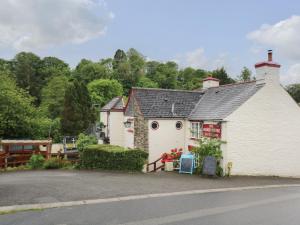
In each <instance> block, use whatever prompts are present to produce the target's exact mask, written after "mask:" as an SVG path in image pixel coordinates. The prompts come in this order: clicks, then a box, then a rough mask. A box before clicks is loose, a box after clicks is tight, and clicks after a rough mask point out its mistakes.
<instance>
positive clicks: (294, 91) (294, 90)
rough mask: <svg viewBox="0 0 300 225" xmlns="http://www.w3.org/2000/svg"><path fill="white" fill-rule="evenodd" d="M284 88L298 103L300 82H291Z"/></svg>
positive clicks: (299, 100)
mask: <svg viewBox="0 0 300 225" xmlns="http://www.w3.org/2000/svg"><path fill="white" fill-rule="evenodd" d="M286 90H287V92H288V93H289V94H290V95H291V96H292V97H293V99H294V100H295V101H296V102H298V103H300V84H291V85H289V86H287V88H286Z"/></svg>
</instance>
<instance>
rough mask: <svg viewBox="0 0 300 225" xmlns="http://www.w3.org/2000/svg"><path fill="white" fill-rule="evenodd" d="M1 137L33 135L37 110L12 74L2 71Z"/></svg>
mask: <svg viewBox="0 0 300 225" xmlns="http://www.w3.org/2000/svg"><path fill="white" fill-rule="evenodd" d="M0 80H1V82H0V137H4V138H15V137H26V136H31V135H32V127H33V126H34V125H33V123H34V119H35V115H36V110H35V108H34V106H33V105H32V101H33V99H32V97H30V96H29V95H28V94H27V93H26V92H25V91H24V90H23V89H21V88H19V87H17V85H16V83H15V81H14V80H13V79H12V78H11V77H10V75H8V74H6V73H5V72H1V71H0Z"/></svg>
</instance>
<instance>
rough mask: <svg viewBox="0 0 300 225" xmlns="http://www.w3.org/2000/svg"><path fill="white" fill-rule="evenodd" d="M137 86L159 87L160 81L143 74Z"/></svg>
mask: <svg viewBox="0 0 300 225" xmlns="http://www.w3.org/2000/svg"><path fill="white" fill-rule="evenodd" d="M137 87H144V88H158V83H156V82H155V81H152V80H150V79H149V78H148V77H145V76H143V77H141V78H140V80H139V82H138V83H137Z"/></svg>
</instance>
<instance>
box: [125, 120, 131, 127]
mask: <svg viewBox="0 0 300 225" xmlns="http://www.w3.org/2000/svg"><path fill="white" fill-rule="evenodd" d="M124 125H125V128H130V127H131V121H129V120H127V121H125V122H124Z"/></svg>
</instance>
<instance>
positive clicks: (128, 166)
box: [80, 145, 148, 171]
mask: <svg viewBox="0 0 300 225" xmlns="http://www.w3.org/2000/svg"><path fill="white" fill-rule="evenodd" d="M147 158H148V153H147V152H145V151H142V150H140V149H127V148H123V147H120V146H116V145H90V146H87V147H86V148H85V149H83V151H82V152H81V153H80V167H81V168H85V169H107V170H130V171H141V170H142V169H143V166H144V164H145V162H146V160H147Z"/></svg>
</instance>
